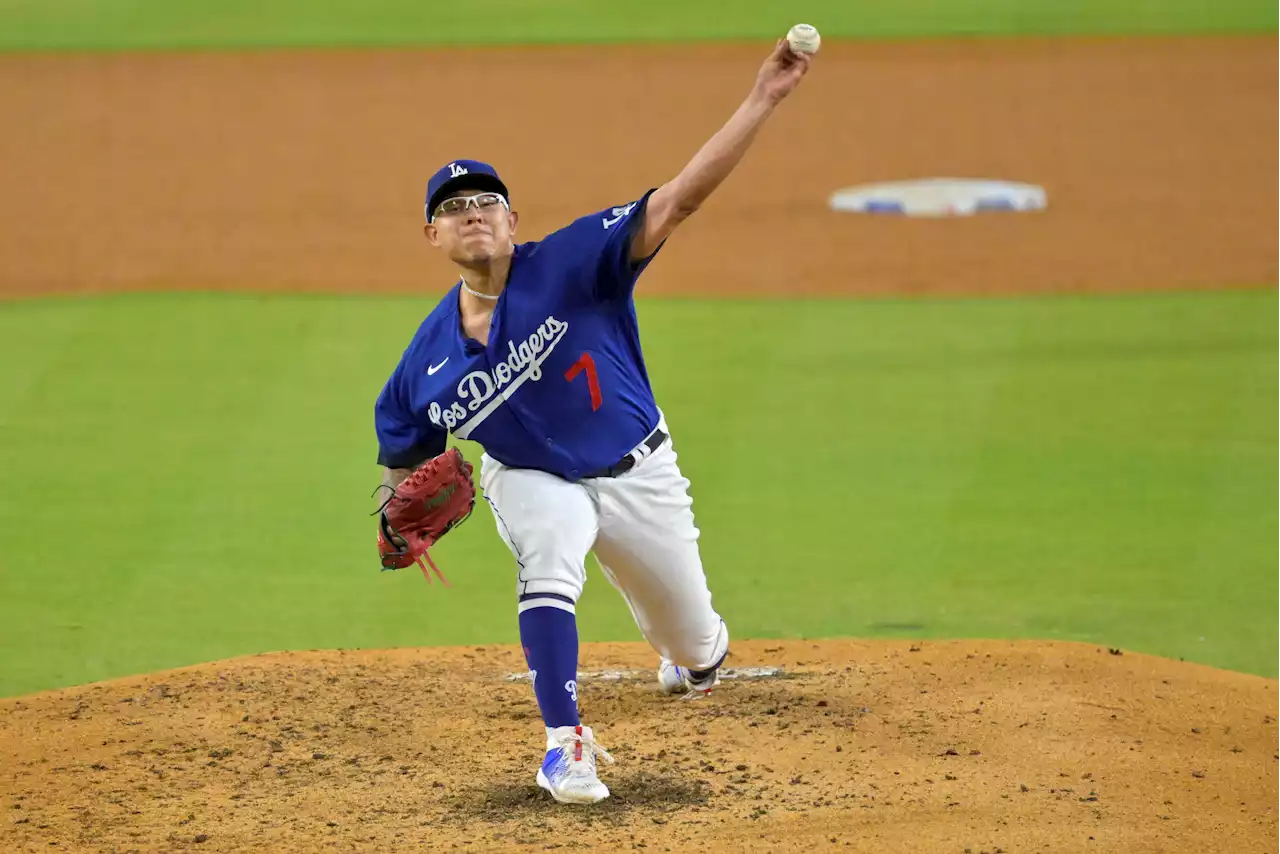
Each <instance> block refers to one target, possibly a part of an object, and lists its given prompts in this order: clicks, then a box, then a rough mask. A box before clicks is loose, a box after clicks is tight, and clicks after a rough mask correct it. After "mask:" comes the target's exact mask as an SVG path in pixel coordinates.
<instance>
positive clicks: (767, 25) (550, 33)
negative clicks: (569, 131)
mask: <svg viewBox="0 0 1280 854" xmlns="http://www.w3.org/2000/svg"><path fill="white" fill-rule="evenodd" d="M798 20H804V21H807V22H809V23H812V24H814V25H816V26H817V27H818V28H819V29H820V30H821V32H822V33H823V35H824V37H826V38H902V37H908V38H914V37H925V36H952V35H974V34H984V35H1039V34H1046V35H1050V34H1056V35H1061V34H1143V33H1146V34H1155V33H1161V34H1166V33H1196V32H1256V31H1273V30H1275V28H1276V8H1275V5H1274V4H1267V3H1263V2H1261V0H1220V2H1215V3H1202V2H1193V1H1192V0H1133V2H1126V3H1111V2H1104V0H1085V2H1068V0H1038V2H1033V3H1027V2H1021V1H1020V0H966V2H959V3H957V2H944V0H903V2H898V3H872V2H869V0H859V2H846V1H845V0H811V2H807V3H803V4H800V5H798V6H797V5H780V4H778V3H776V2H774V0H741V2H736V3H731V4H723V3H710V2H702V3H689V2H679V0H650V2H647V3H644V4H623V3H599V2H595V0H499V1H498V2H491V3H487V4H486V5H485V8H484V11H483V23H482V25H478V23H477V10H476V9H475V7H473V6H470V5H467V4H452V5H450V4H441V3H417V2H410V0H328V2H325V3H313V2H308V0H272V1H271V2H267V3H263V2H250V0H217V2H214V0H188V2H183V3H171V2H161V0H98V2H88V0H40V2H35V0H25V2H24V0H9V2H0V50H102V49H181V48H231V47H305V46H366V47H367V46H392V45H458V44H468V45H472V44H518V43H554V42H618V41H650V40H656V41H689V40H697V41H703V40H716V39H773V38H779V37H781V36H782V35H783V34H784V33H786V31H787V28H788V27H790V26H791V24H793V23H796V22H797V21H798Z"/></svg>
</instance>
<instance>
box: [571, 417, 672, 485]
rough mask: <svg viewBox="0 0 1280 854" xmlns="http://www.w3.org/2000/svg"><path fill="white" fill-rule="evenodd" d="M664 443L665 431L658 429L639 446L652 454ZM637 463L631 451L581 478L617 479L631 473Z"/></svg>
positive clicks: (665, 439)
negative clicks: (605, 466) (611, 463)
mask: <svg viewBox="0 0 1280 854" xmlns="http://www.w3.org/2000/svg"><path fill="white" fill-rule="evenodd" d="M665 441H667V434H666V432H665V431H663V429H662V428H661V427H659V428H657V429H656V430H654V431H653V432H652V433H650V434H649V435H648V437H647V438H646V439H645V440H644V442H643V443H641V444H642V445H643V446H644V447H646V448H648V449H649V453H653V452H654V451H656V450H658V448H660V447H662V443H663V442H665ZM637 462H639V460H638V459H637V458H636V452H635V451H631V452H630V453H628V454H627V455H626V456H625V457H623V458H622V459H620V460H618V461H617V462H616V463H614V464H613V465H611V466H609V467H608V468H604V469H597V470H596V471H593V472H591V473H590V474H584V475H583V478H588V477H617V476H618V475H622V474H626V473H627V472H629V471H631V469H633V468H635V465H636V463H637Z"/></svg>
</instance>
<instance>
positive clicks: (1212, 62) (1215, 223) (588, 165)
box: [0, 35, 1277, 296]
mask: <svg viewBox="0 0 1280 854" xmlns="http://www.w3.org/2000/svg"><path fill="white" fill-rule="evenodd" d="M766 50H767V47H766V46H761V45H754V46H742V45H721V46H699V47H689V46H669V47H657V46H634V47H610V48H592V47H546V48H539V49H529V50H514V49H510V50H471V51H464V50H456V51H436V52H430V51H398V52H355V51H352V52H345V51H330V52H304V51H298V52H287V53H270V52H262V53H247V54H238V55H237V54H200V55H180V54H149V55H146V56H137V55H109V56H102V55H100V56H78V57H65V56H5V57H0V116H3V118H4V123H5V127H6V131H5V133H4V134H0V172H2V173H3V176H4V177H3V180H2V181H0V185H3V187H4V200H3V203H2V204H0V293H10V294H12V293H51V292H65V291H104V290H113V289H119V288H129V289H135V288H251V289H258V288H271V289H281V290H282V289H290V288H302V289H310V290H321V291H375V290H376V291H380V292H388V291H399V292H439V291H441V290H443V289H444V288H445V287H447V286H448V285H450V284H452V282H453V276H452V274H451V272H450V271H449V270H448V269H446V267H445V266H444V265H443V263H442V262H441V260H440V259H439V258H437V257H435V256H434V255H433V254H432V253H430V252H429V250H428V249H427V247H426V245H425V243H424V241H423V240H422V237H421V234H420V223H421V218H420V217H421V213H420V211H421V207H420V205H421V198H420V197H421V193H422V189H423V186H424V184H425V181H426V177H427V175H428V174H429V173H430V172H431V171H432V170H434V169H436V168H438V167H439V166H440V165H441V164H443V163H445V162H447V161H448V160H450V159H453V158H458V157H478V158H481V159H487V160H490V161H491V162H494V163H495V164H497V165H498V167H499V168H500V169H501V171H502V172H503V174H504V175H505V176H506V178H507V180H508V182H509V183H510V185H511V186H512V188H513V191H514V194H515V195H514V203H515V205H516V207H517V208H518V209H519V210H520V211H521V212H522V214H523V217H524V219H523V221H522V229H521V232H520V235H521V236H522V237H524V238H527V239H533V238H536V237H540V236H542V235H543V234H545V233H547V231H549V230H551V229H554V228H556V227H559V226H560V225H563V224H564V223H566V222H567V221H569V220H570V219H572V218H573V217H576V216H580V215H583V214H585V213H588V212H589V211H591V210H597V209H600V208H603V207H605V206H608V205H613V204H619V203H621V202H623V201H626V200H629V199H632V198H634V197H635V196H636V195H638V194H639V193H640V192H642V191H643V190H644V189H645V188H647V187H649V186H651V185H653V184H655V183H659V182H661V181H663V180H665V179H666V178H668V177H670V176H672V175H673V174H674V173H675V172H676V171H677V170H679V168H680V167H681V166H683V165H684V163H685V162H686V161H687V160H688V158H689V157H690V156H691V155H692V154H693V152H694V151H695V150H696V149H697V147H698V146H699V145H701V143H702V142H703V141H704V140H705V139H706V138H707V137H708V136H709V135H710V134H711V133H712V132H713V131H714V130H715V129H716V128H717V127H718V126H719V124H720V123H721V122H722V121H723V120H724V119H725V118H727V116H728V114H729V113H730V112H731V111H732V110H733V109H734V108H735V106H736V105H737V104H738V102H739V99H740V98H741V97H742V96H743V95H744V94H745V93H746V90H747V88H748V87H749V85H750V83H751V81H752V79H753V75H754V73H755V69H756V68H757V67H758V64H759V63H760V61H761V60H762V58H763V54H764V52H765V51H766ZM1275 55H1276V39H1275V36H1274V35H1271V36H1266V37H1251V38H1219V39H1198V40H1197V39H1143V40H1123V39H1112V40H1034V41H1018V40H975V41H968V42H965V41H960V42H930V43H922V44H841V43H838V42H835V41H831V42H828V43H826V44H824V46H823V50H822V54H821V55H820V57H819V60H818V62H817V66H816V67H815V69H814V73H813V74H812V75H811V76H810V78H809V79H808V80H807V81H806V82H805V85H804V87H803V88H802V89H801V90H800V91H799V92H798V93H797V94H796V96H795V97H794V99H793V100H791V101H789V102H788V103H786V104H785V105H784V106H783V108H782V109H781V110H780V112H779V114H778V115H777V116H776V117H775V118H774V120H773V122H772V123H771V124H770V125H769V126H768V127H767V128H766V129H765V131H764V132H763V133H762V134H761V136H760V138H759V140H758V141H757V144H756V147H755V148H754V149H753V151H752V152H751V153H750V155H749V156H748V157H747V159H746V161H745V162H744V163H743V164H742V166H741V167H740V169H739V171H738V172H737V173H735V174H734V175H733V176H732V178H731V179H730V180H729V181H728V182H727V183H726V184H725V185H724V187H722V188H721V190H720V192H719V193H718V194H717V195H716V196H715V197H713V199H712V201H711V202H710V203H709V204H708V206H707V207H706V208H705V209H704V210H703V211H702V212H700V213H699V214H698V216H696V217H695V218H694V219H692V220H691V221H690V222H689V223H688V224H687V225H686V226H685V227H684V228H683V229H682V234H680V235H678V237H677V238H676V239H675V240H673V241H672V242H671V243H670V245H669V246H668V247H667V248H666V249H665V250H664V252H663V256H662V257H661V258H660V259H659V261H658V262H657V263H655V264H654V265H653V266H652V267H651V268H650V271H649V272H648V273H647V274H646V277H645V289H646V292H647V293H654V294H662V293H668V294H695V295H704V296H710V295H716V294H721V293H734V294H754V295H772V294H793V295H794V294H832V293H836V294H846V293H852V294H897V293H965V294H973V293H979V292H990V291H1000V292H1025V291H1058V290H1118V289H1135V288H1139V289H1141V288H1167V287H1215V286H1221V285H1259V284H1272V285H1273V284H1275V282H1276V281H1277V251H1276V250H1277V244H1276V233H1277V197H1276V186H1277V173H1276V150H1277V125H1276V102H1277V83H1276V74H1275ZM928 176H958V177H994V178H1007V179H1012V180H1020V181H1030V182H1034V183H1039V184H1042V185H1044V186H1045V187H1046V189H1047V191H1048V196H1049V210H1048V211H1046V212H1044V213H1041V214H1023V215H1009V214H1003V215H985V216H979V217H973V218H969V219H965V220H950V221H922V220H914V221H906V220H902V219H898V218H892V217H866V216H862V217H859V216H852V215H837V214H834V213H831V212H829V211H828V210H827V209H826V206H825V205H826V198H827V196H828V194H829V193H830V192H832V191H833V190H835V189H837V188H839V187H843V186H848V185H851V184H856V183H863V182H867V181H881V180H896V179H904V178H914V177H928Z"/></svg>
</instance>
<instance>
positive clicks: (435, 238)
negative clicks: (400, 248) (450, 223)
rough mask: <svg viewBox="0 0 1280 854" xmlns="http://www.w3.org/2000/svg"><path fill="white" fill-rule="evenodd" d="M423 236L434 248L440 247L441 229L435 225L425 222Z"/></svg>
mask: <svg viewBox="0 0 1280 854" xmlns="http://www.w3.org/2000/svg"><path fill="white" fill-rule="evenodd" d="M422 234H423V236H424V237H426V238H427V242H428V243H430V244H431V245H432V246H439V245H440V229H438V228H436V226H435V224H434V223H430V222H424V223H423V224H422Z"/></svg>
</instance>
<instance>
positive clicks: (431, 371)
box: [427, 356, 449, 377]
mask: <svg viewBox="0 0 1280 854" xmlns="http://www.w3.org/2000/svg"><path fill="white" fill-rule="evenodd" d="M447 361H449V357H448V356H445V358H444V362H447ZM444 362H441V363H440V364H438V365H431V366H429V367H428V368H427V376H429V377H430V376H434V375H435V372H436V371H438V370H440V369H441V368H443V367H444Z"/></svg>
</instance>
